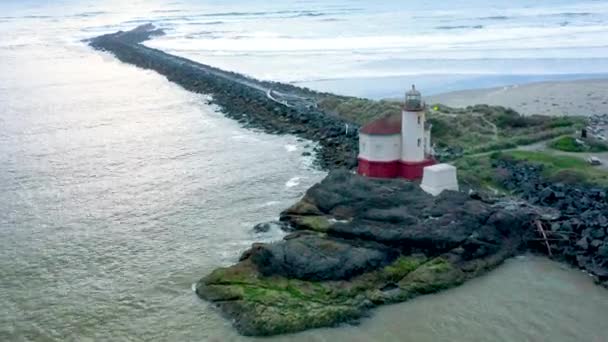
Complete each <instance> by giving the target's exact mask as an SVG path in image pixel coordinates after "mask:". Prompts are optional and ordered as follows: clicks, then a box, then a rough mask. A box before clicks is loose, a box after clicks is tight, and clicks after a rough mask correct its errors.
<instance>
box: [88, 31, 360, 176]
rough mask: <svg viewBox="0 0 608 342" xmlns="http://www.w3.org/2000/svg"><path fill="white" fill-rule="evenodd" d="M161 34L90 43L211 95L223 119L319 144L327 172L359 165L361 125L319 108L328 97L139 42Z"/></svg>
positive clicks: (130, 35)
mask: <svg viewBox="0 0 608 342" xmlns="http://www.w3.org/2000/svg"><path fill="white" fill-rule="evenodd" d="M160 34H163V32H162V30H157V29H155V28H154V27H153V26H152V25H144V26H140V27H138V28H136V29H134V30H132V31H127V32H122V31H121V32H117V33H113V34H107V35H103V36H100V37H96V38H93V39H91V40H89V44H90V45H91V46H92V47H93V48H95V49H98V50H102V51H108V52H110V53H112V54H114V56H116V58H118V59H119V60H121V61H122V62H125V63H129V64H133V65H136V66H138V67H140V68H144V69H151V70H154V71H156V72H158V73H159V74H161V75H164V76H166V77H167V79H168V80H169V81H171V82H174V83H176V84H179V85H180V86H182V87H184V88H185V89H187V90H189V91H192V92H195V93H201V94H206V95H211V97H212V99H211V101H210V102H211V103H212V104H215V105H217V106H218V107H219V109H220V110H221V111H222V113H223V114H224V115H226V116H228V117H230V118H233V119H235V120H237V121H239V122H240V123H241V124H243V125H244V126H246V127H249V128H257V129H262V130H264V131H266V132H268V133H272V134H292V135H296V136H299V137H302V138H304V139H308V140H312V141H315V142H317V143H318V144H319V148H318V149H317V151H316V152H317V153H316V157H317V163H318V164H319V166H320V167H322V168H324V169H335V168H348V169H351V168H353V167H355V166H356V165H357V159H356V151H357V145H358V134H357V131H358V126H357V125H356V124H354V123H351V122H347V121H344V120H342V119H340V118H338V117H335V116H332V115H328V114H326V113H324V112H323V111H321V110H319V109H318V108H317V106H316V101H317V100H318V99H319V98H322V97H325V96H330V95H329V94H321V93H317V92H313V91H311V90H308V89H302V88H298V87H295V86H292V85H288V84H282V83H277V82H266V81H259V80H256V79H253V78H250V77H247V76H244V75H241V74H238V73H234V72H229V71H225V70H221V69H218V68H214V67H212V66H209V65H205V64H201V63H196V62H193V61H191V60H188V59H185V58H181V57H178V56H174V55H170V54H167V53H164V52H162V51H160V50H157V49H152V48H149V47H147V46H145V45H142V44H140V43H141V42H143V41H145V40H147V39H149V38H150V37H152V36H155V35H160ZM347 125H348V129H346V127H347Z"/></svg>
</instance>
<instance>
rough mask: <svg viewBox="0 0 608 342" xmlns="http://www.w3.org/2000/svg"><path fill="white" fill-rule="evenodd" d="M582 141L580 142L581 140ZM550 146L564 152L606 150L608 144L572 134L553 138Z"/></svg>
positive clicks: (607, 149)
mask: <svg viewBox="0 0 608 342" xmlns="http://www.w3.org/2000/svg"><path fill="white" fill-rule="evenodd" d="M579 141H580V142H579ZM549 147H551V148H552V149H555V150H559V151H564V152H606V151H608V144H606V143H605V142H602V141H600V140H596V139H589V138H587V139H581V140H578V141H577V139H576V138H574V137H572V136H565V137H561V138H558V139H555V140H553V141H552V142H551V143H550V144H549Z"/></svg>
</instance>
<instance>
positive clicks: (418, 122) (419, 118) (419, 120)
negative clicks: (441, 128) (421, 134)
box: [418, 116, 420, 125]
mask: <svg viewBox="0 0 608 342" xmlns="http://www.w3.org/2000/svg"><path fill="white" fill-rule="evenodd" d="M418 124H419V125H420V116H418Z"/></svg>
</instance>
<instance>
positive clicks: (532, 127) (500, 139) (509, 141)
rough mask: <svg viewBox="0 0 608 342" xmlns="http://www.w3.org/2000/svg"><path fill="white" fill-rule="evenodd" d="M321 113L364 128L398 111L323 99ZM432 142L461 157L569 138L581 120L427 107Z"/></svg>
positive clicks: (382, 104)
mask: <svg viewBox="0 0 608 342" xmlns="http://www.w3.org/2000/svg"><path fill="white" fill-rule="evenodd" d="M319 106H320V108H321V109H323V110H324V111H326V112H328V113H331V114H333V115H337V116H340V117H343V118H345V119H348V120H350V121H353V122H356V123H358V124H361V125H364V124H366V123H368V122H370V121H372V120H374V119H376V118H379V117H383V116H386V115H395V114H398V113H400V112H401V103H400V102H398V101H388V100H383V101H372V100H368V99H359V98H352V97H341V96H326V97H324V98H323V99H321V100H320V101H319ZM427 117H428V121H429V123H431V124H432V125H433V127H432V132H431V134H432V137H433V138H432V139H433V142H434V143H435V144H437V146H438V147H440V148H441V147H448V146H449V147H452V148H461V149H462V150H463V152H464V153H465V154H477V153H483V152H490V151H499V150H504V149H510V148H514V147H517V146H519V145H529V144H533V143H535V142H539V141H545V140H549V139H553V138H556V137H559V136H563V135H569V134H572V133H574V132H575V131H577V130H579V129H581V128H582V127H583V126H584V119H583V118H581V117H551V116H542V115H532V116H523V115H521V114H519V113H517V112H516V111H514V110H513V109H510V108H505V107H500V106H488V105H476V106H469V107H466V108H451V107H448V106H444V105H440V104H435V105H432V106H428V109H427Z"/></svg>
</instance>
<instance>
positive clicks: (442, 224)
mask: <svg viewBox="0 0 608 342" xmlns="http://www.w3.org/2000/svg"><path fill="white" fill-rule="evenodd" d="M538 216H539V211H538V208H533V207H530V206H528V205H525V204H523V203H516V202H512V201H508V202H504V203H492V202H488V201H483V200H481V199H479V198H473V197H471V196H469V195H466V194H464V193H460V192H449V191H448V192H444V193H442V194H441V195H440V196H438V197H432V196H430V195H428V194H427V193H425V192H424V191H422V190H421V189H420V187H419V186H418V185H416V184H414V183H410V182H406V181H403V180H375V179H369V178H364V177H361V176H358V175H354V174H352V173H349V172H346V171H334V172H331V173H330V174H329V175H328V177H327V178H326V179H324V180H323V181H322V182H321V183H319V184H316V185H315V186H313V187H312V188H310V189H309V190H308V191H307V192H306V195H305V196H304V197H303V198H302V200H300V201H299V202H298V203H296V204H295V205H293V206H292V207H291V208H289V209H287V210H285V211H284V212H283V213H282V214H281V220H282V221H283V222H286V223H288V224H289V226H291V227H294V228H295V229H296V231H295V232H293V233H291V234H289V235H287V236H286V237H285V238H284V239H283V240H282V241H278V242H275V243H269V244H261V243H260V244H254V245H253V246H252V247H251V249H249V250H247V251H246V252H244V253H243V255H242V256H241V258H240V261H239V262H238V263H237V264H236V265H234V266H231V267H227V268H220V269H217V270H215V271H213V272H212V273H211V274H209V275H208V276H206V277H204V278H203V279H201V280H200V281H199V282H198V284H197V286H196V292H197V294H198V295H199V296H200V297H202V298H204V299H206V300H209V301H211V302H213V303H215V304H216V305H217V306H218V307H219V308H220V309H221V311H222V312H223V313H224V314H225V315H227V316H228V317H229V318H231V319H232V320H233V323H234V326H235V327H236V328H237V330H238V331H239V332H240V333H242V334H244V335H274V334H281V333H288V332H296V331H301V330H304V329H309V328H315V327H324V326H333V325H336V324H339V323H342V322H353V321H356V320H357V319H358V318H360V317H362V316H364V315H365V314H366V313H367V312H368V310H369V309H370V308H373V307H375V306H378V305H381V304H385V303H395V302H400V301H405V300H408V299H410V298H413V297H415V296H417V295H421V294H427V293H432V292H436V291H439V290H442V289H446V288H449V287H453V286H456V285H459V284H461V283H462V282H464V281H466V280H467V279H470V278H473V277H475V276H477V275H479V274H481V273H483V272H486V271H488V270H490V269H492V268H494V267H496V266H497V265H498V264H500V263H501V262H502V261H503V260H505V259H506V258H508V257H511V256H513V255H514V254H515V253H518V252H520V251H521V249H522V248H523V247H525V246H526V241H527V240H530V239H534V238H535V232H534V230H532V229H530V227H531V226H532V222H533V221H534V220H535V219H537V218H538Z"/></svg>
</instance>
